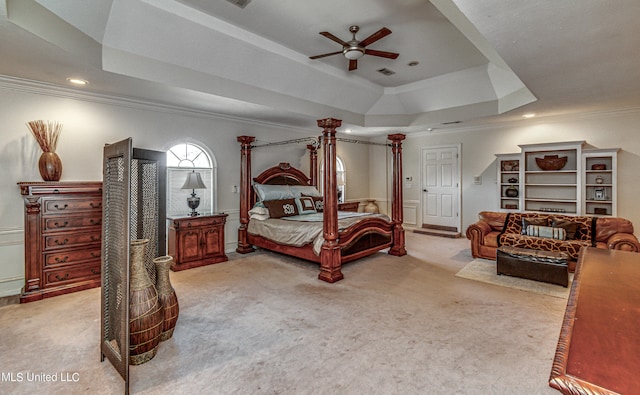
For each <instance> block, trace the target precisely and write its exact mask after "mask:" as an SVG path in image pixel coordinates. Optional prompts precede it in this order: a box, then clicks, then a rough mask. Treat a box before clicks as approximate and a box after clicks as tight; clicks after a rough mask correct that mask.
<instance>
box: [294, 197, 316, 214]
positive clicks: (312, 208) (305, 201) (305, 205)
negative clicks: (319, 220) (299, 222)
mask: <svg viewBox="0 0 640 395" xmlns="http://www.w3.org/2000/svg"><path fill="white" fill-rule="evenodd" d="M295 200H296V206H298V214H300V215H302V214H315V212H316V205H315V204H314V203H313V198H311V197H308V196H307V197H304V196H302V197H297V198H296V199H295Z"/></svg>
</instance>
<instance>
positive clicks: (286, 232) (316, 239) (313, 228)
mask: <svg viewBox="0 0 640 395" xmlns="http://www.w3.org/2000/svg"><path fill="white" fill-rule="evenodd" d="M342 213H343V212H338V231H342V230H344V229H347V228H348V227H350V226H352V225H355V224H357V223H358V222H360V221H362V220H363V219H365V218H383V219H385V220H386V221H390V219H389V217H388V216H387V215H385V214H368V213H345V214H342ZM340 214H342V215H340ZM353 214H357V215H353ZM310 216H315V217H316V218H315V219H314V218H311V217H310ZM296 217H305V218H303V220H295V217H288V219H287V220H285V219H275V218H269V219H267V220H263V221H260V220H251V221H249V226H248V229H247V231H248V232H249V233H250V234H252V235H256V236H262V237H264V238H267V239H269V240H272V241H275V242H276V243H278V244H284V245H291V246H295V247H302V246H304V245H306V244H309V243H313V252H314V253H315V254H316V255H320V249H321V248H322V244H323V243H324V235H323V233H322V225H323V222H322V216H317V215H315V214H307V215H304V216H300V215H299V216H296ZM317 218H319V220H318V219H317ZM292 219H293V220H292Z"/></svg>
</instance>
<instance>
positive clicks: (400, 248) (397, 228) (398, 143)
mask: <svg viewBox="0 0 640 395" xmlns="http://www.w3.org/2000/svg"><path fill="white" fill-rule="evenodd" d="M388 138H389V140H391V153H392V154H393V201H392V203H391V220H392V221H393V245H392V246H391V248H390V249H389V254H390V255H395V256H402V255H406V254H407V250H406V249H405V240H404V228H403V227H402V222H403V218H402V206H403V198H402V140H404V139H405V135H404V134H402V133H396V134H390V135H389V136H388Z"/></svg>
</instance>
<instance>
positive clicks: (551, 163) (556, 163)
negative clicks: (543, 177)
mask: <svg viewBox="0 0 640 395" xmlns="http://www.w3.org/2000/svg"><path fill="white" fill-rule="evenodd" d="M536 164H537V165H538V167H539V168H541V169H542V170H560V169H562V168H563V167H564V165H566V164H567V157H566V156H560V157H559V156H558V155H545V156H544V158H536Z"/></svg>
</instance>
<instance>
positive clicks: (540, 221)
mask: <svg viewBox="0 0 640 395" xmlns="http://www.w3.org/2000/svg"><path fill="white" fill-rule="evenodd" d="M530 225H534V226H547V225H549V223H548V221H547V218H522V234H523V235H526V234H527V228H529V226H530ZM529 236H530V235H529Z"/></svg>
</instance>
